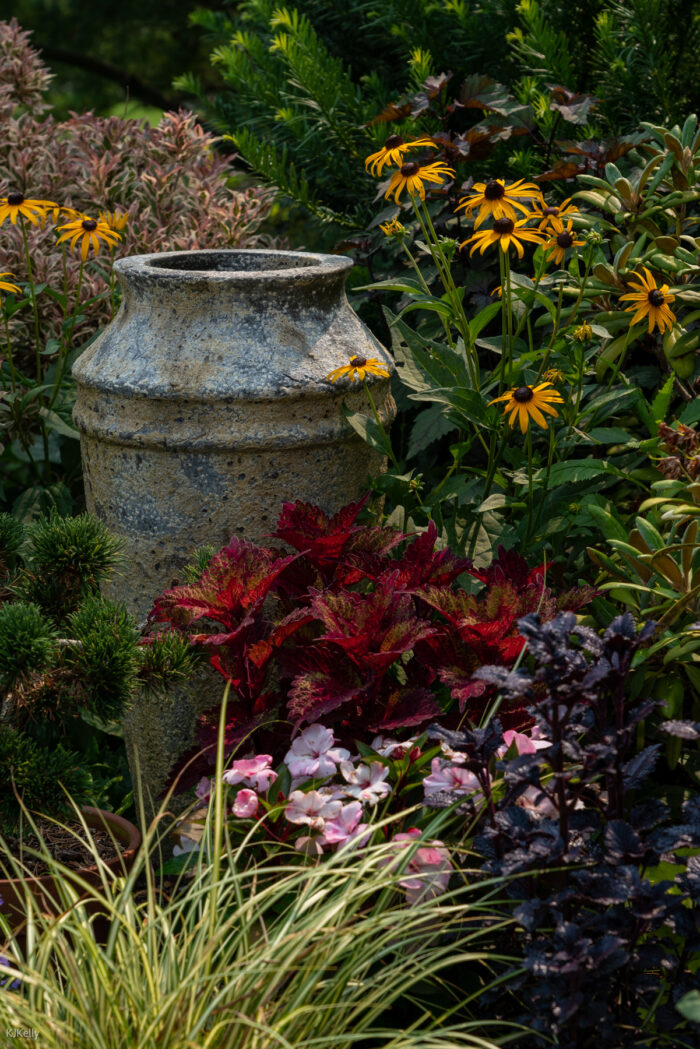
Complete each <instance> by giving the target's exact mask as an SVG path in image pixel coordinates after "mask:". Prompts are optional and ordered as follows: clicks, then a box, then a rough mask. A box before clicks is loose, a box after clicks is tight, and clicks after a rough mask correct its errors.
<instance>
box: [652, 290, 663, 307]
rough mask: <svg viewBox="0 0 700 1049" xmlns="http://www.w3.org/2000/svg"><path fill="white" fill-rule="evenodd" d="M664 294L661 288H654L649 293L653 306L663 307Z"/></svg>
mask: <svg viewBox="0 0 700 1049" xmlns="http://www.w3.org/2000/svg"><path fill="white" fill-rule="evenodd" d="M665 301H666V300H665V298H664V293H663V292H662V291H661V289H660V288H652V289H651V291H650V292H649V302H650V303H651V304H652V306H663V304H664V302H665Z"/></svg>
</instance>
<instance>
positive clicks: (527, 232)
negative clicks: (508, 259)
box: [460, 218, 543, 259]
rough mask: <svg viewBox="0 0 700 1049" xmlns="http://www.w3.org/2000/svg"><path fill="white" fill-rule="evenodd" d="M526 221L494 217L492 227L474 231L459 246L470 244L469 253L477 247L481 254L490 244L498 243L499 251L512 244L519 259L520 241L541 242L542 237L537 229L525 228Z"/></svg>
mask: <svg viewBox="0 0 700 1049" xmlns="http://www.w3.org/2000/svg"><path fill="white" fill-rule="evenodd" d="M526 223H527V219H520V221H519V222H514V221H513V219H508V218H500V219H496V220H495V222H494V224H493V228H492V229H480V230H479V231H478V233H474V234H473V236H471V237H467V239H466V240H465V241H463V242H462V243H461V244H460V248H464V247H466V245H467V244H471V245H472V248H471V251H470V252H469V254H470V255H473V254H474V252H475V251H476V249H477V248H478V249H479V251H480V252H481V254H482V255H483V254H484V252H485V251H486V249H487V248H488V247H490V246H491V245H492V244H498V246H499V247H500V249H501V251H508V248H509V247H510V246H511V244H512V245H513V247H514V248H515V250H516V251H517V253H518V258H519V259H521V258H522V257H523V255H524V254H525V251H524V249H523V245H522V241H531V242H532V243H533V244H541V243H542V237H543V234H542V233H540V231H539V230H538V229H527V228H526ZM472 242H473V243H472Z"/></svg>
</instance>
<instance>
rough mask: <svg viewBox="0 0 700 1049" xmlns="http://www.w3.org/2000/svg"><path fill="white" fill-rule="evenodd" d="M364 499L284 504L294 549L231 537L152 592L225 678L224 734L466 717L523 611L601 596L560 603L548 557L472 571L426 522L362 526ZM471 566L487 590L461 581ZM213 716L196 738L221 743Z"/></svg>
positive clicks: (393, 725) (548, 611) (283, 529)
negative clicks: (479, 673) (417, 526)
mask: <svg viewBox="0 0 700 1049" xmlns="http://www.w3.org/2000/svg"><path fill="white" fill-rule="evenodd" d="M367 498H368V497H365V499H362V500H361V501H360V502H357V503H353V504H350V505H348V506H346V507H344V508H343V509H342V510H340V511H339V512H338V513H337V514H335V515H334V516H333V517H329V516H327V515H326V514H325V513H323V511H322V510H320V509H319V508H318V507H315V506H310V505H309V504H306V503H302V502H297V503H285V504H284V507H283V510H282V514H281V516H280V519H279V522H278V526H277V530H276V532H274V533H273V538H275V539H278V540H281V541H282V542H284V543H285V544H287V546H288V547H292V548H294V549H295V550H296V553H294V554H291V555H289V554H287V553H286V552H285V551H282V550H281V549H280V550H278V549H269V548H267V547H263V546H258V545H255V544H253V543H248V542H245V541H243V540H240V539H233V540H232V541H231V543H230V544H229V545H228V546H227V547H225V548H224V549H223V550H221V552H220V553H219V554H218V555H217V556H216V557H214V558H213V559H212V561H211V562H210V564H209V565H208V567H207V568H206V569H205V570H204V571H203V572H202V574H201V575H200V577H199V579H198V580H197V582H195V583H190V584H189V585H186V586H178V587H175V588H174V589H172V590H168V591H166V592H165V593H164V594H162V595H161V597H159V598H158V600H157V601H156V603H155V605H154V608H153V610H152V612H151V615H150V621H151V623H152V624H153V626H154V628H156V629H157V630H158V631H159V632H162V629H163V624H169V628H170V629H172V630H175V631H178V632H181V633H185V634H186V635H187V636H188V637H189V639H190V641H191V643H192V644H193V645H194V646H196V647H197V648H199V649H200V651H203V652H205V653H206V654H207V656H208V658H209V661H210V663H211V665H212V666H213V667H214V668H215V669H216V670H217V671H218V672H219V673H220V674H221V675H222V676H223V677H224V678H226V679H227V680H229V681H230V682H231V701H232V702H231V705H230V708H229V709H230V720H229V723H228V725H227V742H228V743H230V744H232V745H233V744H234V743H235V742H236V741H237V740H240V739H242V738H243V737H244V736H245V735H247V734H248V733H249V732H250V731H251V729H252V728H254V727H256V726H259V725H261V724H262V723H263V722H267V723H268V724H269V725H271V724H272V723H273V722H276V723H277V724H278V725H279V722H280V719H283V720H284V719H289V720H290V721H291V722H292V723H293V724H294V725H295V726H298V725H301V724H304V723H311V722H314V721H317V720H319V719H322V720H323V722H324V724H326V725H329V726H330V725H332V726H333V727H334V729H335V731H336V735H337V736H338V737H339V738H343V737H345V738H346V739H357V738H362V737H363V736H364V735H366V734H367V732H371V733H375V732H386V731H389V730H391V731H393V730H396V729H400V728H408V727H412V728H413V727H415V726H420V725H424V724H426V723H427V722H428V721H429V720H435V719H436V718H440V719H441V720H443V721H444V720H445V718H447V719H449V715H450V710H451V708H453V707H456V706H458V708H459V709H458V710H456V711H455V714H456V716H457V717H461V715H462V714H463V712H464V711H465V707H466V704H467V703H468V701H469V700H470V698H472V697H475V698H476V697H481V701H480V703H479V704H477V707H475V711H476V710H477V709H480V707H481V706H483V694H484V691H485V688H486V685H485V684H484V683H483V682H472V681H471V677H472V675H473V673H474V671H475V670H476V669H477V668H478V667H479V666H481V665H483V664H485V663H488V664H491V665H493V664H496V665H501V666H511V665H512V664H513V662H514V661H515V659H516V658H517V655H518V653H519V652H520V650H521V648H522V644H523V641H522V638H521V637H520V636H519V635H518V633H517V627H516V623H517V620H518V619H519V618H520V617H521V616H523V615H525V614H526V613H527V612H532V611H539V613H540V614H541V615H542V617H543V619H545V620H546V619H550V618H552V616H554V615H555V614H556V612H557V611H559V610H560V609H562V608H566V609H568V610H575V609H577V608H579V607H581V605H583V604H585V603H586V602H587V601H589V600H590V598H591V596H592V594H593V591H591V590H590V588H583V589H581V590H578V591H576V592H571V593H570V594H567V595H563V596H562V597H560V598H558V599H555V598H554V597H553V596H552V594H551V591H550V590H549V589H548V588H547V587H546V586H545V569H546V566H544V565H541V566H540V567H539V568H535V569H532V570H530V569H529V568H528V566H527V564H526V562H525V561H524V560H523V558H521V557H520V556H519V555H518V554H515V553H513V552H506V551H504V550H502V549H500V550H499V554H498V558H497V559H496V561H494V563H493V564H492V565H491V566H490V567H489V568H487V569H485V570H481V569H477V568H475V567H474V565H473V563H472V561H471V560H469V559H466V558H462V557H458V556H457V555H456V554H454V553H452V552H451V551H450V550H439V549H436V548H435V544H436V540H437V529H436V527H435V525H434V524H433V523H432V522H431V524H430V525H429V526H428V528H427V529H426V530H425V532H423V533H421V534H418V535H414V536H409V535H405V534H404V533H402V532H400V531H397V530H395V529H390V528H384V527H381V526H368V525H361V524H358V523H357V518H358V515H359V513H360V510H361V509H362V508H363V506H364V505H365V503H366V501H367ZM400 547H401V548H402V550H401V552H399V548H400ZM463 575H468V576H470V577H472V578H474V579H476V580H478V581H479V582H480V583H481V584H483V586H482V589H481V591H480V592H479V593H476V594H473V593H469V592H467V590H465V589H464V588H460V586H459V584H458V582H457V581H458V579H459V577H460V576H463ZM156 624H157V627H156ZM455 701H456V703H455ZM466 713H467V716H469V713H470V710H469V709H467V710H466ZM506 717H507V713H506ZM516 720H520V721H522V716H520V718H519V719H518V715H517V714H516ZM217 723H218V711H212V716H211V718H209V717H207V716H205V717H204V719H203V721H202V725H201V730H202V731H201V733H200V742H202V743H207V744H209V745H212V744H213V741H214V738H215V731H216V729H215V726H216V724H217ZM286 743H288V733H287V734H286ZM285 745H286V744H285Z"/></svg>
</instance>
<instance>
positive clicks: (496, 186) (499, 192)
mask: <svg viewBox="0 0 700 1049" xmlns="http://www.w3.org/2000/svg"><path fill="white" fill-rule="evenodd" d="M505 193H506V189H505V186H502V185H501V183H500V182H497V181H496V179H495V178H492V179H491V181H490V182H487V183H486V188H485V190H484V196H485V197H486V199H487V200H500V199H501V197H504V196H505Z"/></svg>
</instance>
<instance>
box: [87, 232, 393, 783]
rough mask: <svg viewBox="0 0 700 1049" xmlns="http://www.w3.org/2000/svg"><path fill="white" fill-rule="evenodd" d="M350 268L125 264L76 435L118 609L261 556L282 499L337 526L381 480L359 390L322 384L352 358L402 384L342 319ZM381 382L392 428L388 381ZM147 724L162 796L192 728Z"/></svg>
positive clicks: (94, 352) (281, 258) (379, 351)
mask: <svg viewBox="0 0 700 1049" xmlns="http://www.w3.org/2000/svg"><path fill="white" fill-rule="evenodd" d="M351 266H352V262H351V260H350V259H347V258H345V257H342V256H335V255H314V254H306V253H301V252H291V251H192V252H168V253H164V254H155V255H137V256H133V257H131V258H126V259H120V260H119V261H117V262H116V263H115V267H114V268H115V271H116V273H117V276H118V278H119V281H120V283H121V286H122V289H123V301H122V305H121V309H120V310H119V312H118V314H117V316H116V318H115V319H114V321H113V322H112V323H111V324H110V325H109V327H108V328H107V329H106V330H105V331H104V332H103V334H102V335H101V336H100V337H99V338H98V339H97V340H96V341H95V342H94V343H93V344H92V346H90V347H89V348H88V349H87V350H86V351H85V353H84V354H83V355H82V356H81V357H80V358H79V359H78V361H77V362H76V364H75V365H74V367H73V375H74V377H75V379H76V382H77V385H78V397H77V403H76V406H75V412H74V419H75V424H76V426H77V427H78V429H79V430H80V433H81V449H82V457H83V469H84V476H85V491H86V501H87V507H88V509H89V510H90V511H91V512H93V513H94V514H96V515H97V517H99V518H101V519H102V520H103V521H104V522H105V523H106V524H107V526H108V527H109V528H110V529H111V530H112V531H113V532H114V533H115V534H117V535H120V536H122V537H123V538H124V541H125V552H126V555H127V556H126V566H125V568H124V569H122V571H121V574H120V575H119V576H117V577H116V578H115V579H114V580H113V582H111V583H110V584H109V587H108V588H106V593H107V596H109V597H112V598H117V599H120V600H122V601H124V602H125V603H126V605H127V607H128V608H129V609H130V610H131V611H132V612H133V613H134V614H135V615H136V616H137V617H138V618H139V619H142V618H143V617H144V616H145V615H146V614H147V612H148V610H149V609H150V607H151V605H152V602H153V599H154V597H155V596H156V595H157V594H158V593H159V592H160V591H161V590H162V589H164V588H166V587H169V586H170V585H171V584H172V581H173V579H175V578H177V577H179V576H180V573H181V569H182V567H183V565H185V564H186V563H187V562H188V560H189V559H190V558H191V555H192V553H193V551H194V550H195V549H196V548H197V547H198V546H202V545H204V544H206V543H210V544H212V545H213V546H214V547H219V546H222V545H224V544H225V543H227V542H228V540H229V539H230V537H231V535H232V534H234V533H238V534H239V535H242V536H243V537H245V538H247V539H252V540H257V539H261V538H262V537H263V536H264V535H265V534H266V533H269V532H270V531H271V530H272V529H273V528H274V526H275V522H276V519H277V515H278V513H279V510H280V508H281V504H282V502H283V501H284V500H288V499H291V500H295V499H303V500H305V501H307V502H313V503H317V504H318V505H319V506H321V507H322V508H323V509H324V510H326V511H327V512H331V511H335V510H337V509H338V508H339V507H340V506H342V505H343V504H344V503H346V502H348V501H349V500H351V499H355V498H357V497H359V496H360V495H361V494H362V493H363V492H364V491H365V490H366V487H367V483H366V482H367V476H368V474H370V473H376V472H377V471H379V470H381V469H382V468H383V462H382V460H381V457H380V456H379V455H378V454H377V453H376V452H374V451H372V450H371V449H370V448H369V447H368V446H367V445H366V444H365V443H364V442H363V441H362V439H361V438H360V437H359V436H358V435H357V434H355V433H354V431H352V429H351V428H350V427H349V426H348V424H347V421H346V420H345V418H344V416H343V413H342V407H341V406H342V402H343V400H344V399H345V400H346V401H347V403H348V404H349V405H350V407H352V408H354V409H355V410H358V411H367V410H368V409H367V404H366V397H365V394H364V390H363V389H362V388H361V386H355V387H354V388H349V386H348V382H347V380H341V382H340V383H338V385H337V386H334V385H332V384H330V383H329V382H328V381H327V379H326V376H327V375H328V373H329V372H331V371H332V370H333V369H335V368H338V367H340V366H342V365H345V364H347V363H348V361H349V359H350V357H351V356H352V355H353V354H357V355H360V356H364V357H376V358H377V359H378V360H380V361H382V362H384V363H386V364H387V365H388V366H389V368H390V369H391V368H393V365H392V362H391V358H390V357H389V355H388V354H387V352H386V351H385V350H384V348H383V347H382V346H381V345H380V344H379V343H378V342H377V340H376V339H375V338H374V337H373V336H372V335H371V334H370V332H369V331H368V330H367V329H366V328H365V327H364V325H363V324H362V323H361V322H360V320H359V318H358V317H357V316H356V315H355V313H354V312H353V310H352V309H351V308H350V306H349V304H348V302H347V299H346V296H345V290H344V285H345V279H346V276H347V273H348V271H349V270H350V268H351ZM370 381H371V383H372V389H373V396H374V399H375V403H376V404H377V408H378V410H379V413H380V416H381V417H382V419H383V421H384V422H385V423H386V424H387V425H389V424H390V422H391V420H392V418H393V416H394V414H395V406H394V403H393V400H392V398H391V395H390V393H389V382H388V380H377V379H373V380H370ZM185 706H186V707H187V706H188V705H187V704H185ZM143 717H146V719H147V721H148V726H150V727H149V728H148V731H146V725H145V724H144V725H143V726H142V729H143V731H142V730H141V729H139V730H138V731H137V732H136V736H137V738H138V740H139V741H140V748H139V749H140V751H141V757H140V764H141V773H142V775H144V783H145V786H146V788H147V790H152V791H153V790H156V789H157V788H158V786H159V785H161V784H162V781H163V778H164V775H165V772H167V769H165V766H166V764H169V763H170V761H171V760H172V757H173V755H174V753H175V752H177V751H178V750H179V749H182V748H184V747H185V746H186V745H187V744H188V743H189V742H190V737H191V730H192V718H193V714H192V711H191V710H189V709H187V710H183V711H180V712H178V706H177V704H176V707H175V709H174V711H173V713H172V715H171V714H170V713H169V712H168V713H166V712H163V711H162V710H161V705H160V704H159V705H157V706H156V707H153V709H152V710H150V711H147V710H146V709H145V706H144V704H141V705H140V707H139V708H137V711H136V712H135V714H134V715H132V719H131V725H132V731H131V734H132V735H133V734H134V732H133V728H134V718H141V719H142V718H143ZM173 718H174V721H173ZM144 746H145V747H146V748H147V749H148V748H150V749H151V754H150V755H146V754H144ZM153 748H156V750H158V749H159V748H160V752H159V753H153ZM144 762H147V763H150V765H151V766H153V767H152V769H151V770H150V771H149V769H148V768H145V767H144ZM151 772H153V775H151Z"/></svg>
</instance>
